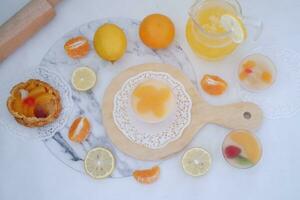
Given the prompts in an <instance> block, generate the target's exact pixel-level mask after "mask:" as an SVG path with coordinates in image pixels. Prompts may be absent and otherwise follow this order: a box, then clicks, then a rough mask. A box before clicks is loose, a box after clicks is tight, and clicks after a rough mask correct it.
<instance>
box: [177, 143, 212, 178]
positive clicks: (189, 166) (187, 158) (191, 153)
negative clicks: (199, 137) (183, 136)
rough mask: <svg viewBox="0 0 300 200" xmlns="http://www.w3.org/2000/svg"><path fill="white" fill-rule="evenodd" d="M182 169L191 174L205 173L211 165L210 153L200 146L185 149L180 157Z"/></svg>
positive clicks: (200, 174)
mask: <svg viewBox="0 0 300 200" xmlns="http://www.w3.org/2000/svg"><path fill="white" fill-rule="evenodd" d="M181 164H182V167H183V170H184V171H185V172H186V173H187V174H189V175H191V176H202V175H204V174H206V173H207V172H208V170H209V168H210V165H211V157H210V154H209V153H208V152H207V151H206V150H204V149H202V148H192V149H189V150H188V151H186V152H185V153H184V155H183V157H182V160H181Z"/></svg>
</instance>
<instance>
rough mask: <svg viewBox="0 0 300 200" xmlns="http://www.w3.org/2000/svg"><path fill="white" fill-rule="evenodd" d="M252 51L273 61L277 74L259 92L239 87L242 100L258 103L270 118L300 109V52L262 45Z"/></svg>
mask: <svg viewBox="0 0 300 200" xmlns="http://www.w3.org/2000/svg"><path fill="white" fill-rule="evenodd" d="M252 53H261V54H264V55H266V56H268V57H269V58H271V60H272V61H273V62H274V64H275V66H276V68H277V75H276V80H275V82H274V84H273V85H272V86H271V87H270V88H268V89H266V90H263V91H260V92H250V91H247V90H245V89H243V88H241V87H240V88H239V94H240V96H241V98H242V100H244V101H251V102H254V103H256V104H258V105H259V106H260V107H261V108H262V109H263V111H264V115H265V116H266V117H267V118H270V119H278V118H284V117H290V116H292V115H293V114H295V113H296V112H298V111H299V110H300V54H298V53H297V52H295V51H293V50H290V49H284V48H282V47H280V46H275V45H274V46H262V47H259V48H256V49H254V50H253V52H251V54H252Z"/></svg>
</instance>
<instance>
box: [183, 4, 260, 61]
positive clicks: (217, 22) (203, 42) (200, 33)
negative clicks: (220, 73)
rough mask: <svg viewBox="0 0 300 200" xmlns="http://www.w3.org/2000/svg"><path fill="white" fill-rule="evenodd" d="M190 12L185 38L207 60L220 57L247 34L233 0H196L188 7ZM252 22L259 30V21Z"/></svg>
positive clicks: (243, 39)
mask: <svg viewBox="0 0 300 200" xmlns="http://www.w3.org/2000/svg"><path fill="white" fill-rule="evenodd" d="M189 15H190V18H189V20H188V22H187V25H186V38H187V41H188V43H189V45H190V47H191V48H192V50H193V51H194V52H195V53H196V54H197V55H198V56H200V57H202V58H204V59H206V60H220V59H223V58H224V57H226V56H227V55H229V54H231V53H232V52H233V51H234V50H235V49H236V48H237V47H238V46H239V44H241V43H242V42H244V41H245V39H246V38H247V35H248V32H247V29H246V26H245V24H244V21H245V18H244V17H243V16H242V11H241V7H240V5H239V3H238V2H237V1H235V0H199V1H197V2H196V3H195V4H194V5H193V6H192V7H191V8H190V11H189ZM248 21H250V20H248ZM250 23H251V22H250ZM252 24H253V23H252ZM253 25H254V24H253ZM254 26H256V27H255V28H256V29H257V33H260V32H261V30H262V24H261V22H259V23H256V25H254Z"/></svg>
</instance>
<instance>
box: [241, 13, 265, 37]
mask: <svg viewBox="0 0 300 200" xmlns="http://www.w3.org/2000/svg"><path fill="white" fill-rule="evenodd" d="M243 21H244V23H245V25H246V26H248V25H249V26H251V27H253V28H254V35H253V41H256V40H257V39H258V38H259V37H260V35H261V33H262V31H263V22H262V21H261V20H258V19H255V18H253V17H248V16H246V17H243Z"/></svg>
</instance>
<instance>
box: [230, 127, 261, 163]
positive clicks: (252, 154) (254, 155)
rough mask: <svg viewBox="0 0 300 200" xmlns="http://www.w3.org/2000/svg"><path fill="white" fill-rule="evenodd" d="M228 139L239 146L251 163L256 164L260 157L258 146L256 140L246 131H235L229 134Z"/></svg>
mask: <svg viewBox="0 0 300 200" xmlns="http://www.w3.org/2000/svg"><path fill="white" fill-rule="evenodd" d="M230 139H231V140H232V141H234V142H235V143H237V144H238V145H240V146H241V147H242V148H243V149H244V150H245V153H246V156H247V158H248V159H249V160H250V161H251V162H252V163H257V162H258V161H259V159H260V156H261V150H260V145H259V143H258V142H257V140H256V138H255V137H254V136H253V135H252V134H251V133H249V132H248V131H235V132H231V133H230Z"/></svg>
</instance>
